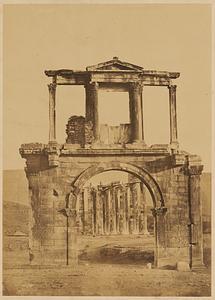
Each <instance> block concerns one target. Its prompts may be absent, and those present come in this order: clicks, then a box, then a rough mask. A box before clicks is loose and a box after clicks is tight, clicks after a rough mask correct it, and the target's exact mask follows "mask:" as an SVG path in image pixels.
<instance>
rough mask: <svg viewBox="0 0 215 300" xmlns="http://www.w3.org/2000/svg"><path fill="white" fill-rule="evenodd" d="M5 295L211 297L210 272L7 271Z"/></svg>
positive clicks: (111, 267) (136, 268)
mask: <svg viewBox="0 0 215 300" xmlns="http://www.w3.org/2000/svg"><path fill="white" fill-rule="evenodd" d="M4 295H17V296H20V295H22V296H24V295H29V296H31V295H32V296H44V295H46V296H86V295H87V296H210V272H209V271H208V270H207V269H205V270H202V271H201V272H200V271H198V272H178V271H176V270H158V269H145V268H143V266H141V265H128V264H127V265H117V264H101V263H99V264H95V263H81V264H80V265H79V266H78V269H76V270H73V269H72V268H61V269H38V268H37V269H32V268H25V269H13V270H12V269H7V270H5V274H4Z"/></svg>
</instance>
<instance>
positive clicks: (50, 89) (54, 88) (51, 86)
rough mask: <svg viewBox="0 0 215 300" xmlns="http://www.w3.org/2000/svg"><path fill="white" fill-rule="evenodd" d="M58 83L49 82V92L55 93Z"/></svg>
mask: <svg viewBox="0 0 215 300" xmlns="http://www.w3.org/2000/svg"><path fill="white" fill-rule="evenodd" d="M56 86H57V85H56V84H55V83H49V84H48V88H49V92H51V93H53V92H55V90H56Z"/></svg>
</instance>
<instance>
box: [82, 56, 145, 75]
mask: <svg viewBox="0 0 215 300" xmlns="http://www.w3.org/2000/svg"><path fill="white" fill-rule="evenodd" d="M86 70H87V71H134V72H141V71H143V68H142V67H140V66H136V65H134V64H131V63H128V62H123V61H121V60H119V58H118V57H113V59H112V60H109V61H106V62H103V63H99V64H97V65H93V66H89V67H87V68H86Z"/></svg>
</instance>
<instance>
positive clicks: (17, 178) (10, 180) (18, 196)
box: [3, 170, 28, 205]
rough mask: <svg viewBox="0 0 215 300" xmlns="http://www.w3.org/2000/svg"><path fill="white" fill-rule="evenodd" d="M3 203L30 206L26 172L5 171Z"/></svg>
mask: <svg viewBox="0 0 215 300" xmlns="http://www.w3.org/2000/svg"><path fill="white" fill-rule="evenodd" d="M3 201H4V202H5V201H6V202H8V201H11V202H18V203H20V204H21V203H22V204H25V205H28V180H27V178H26V175H25V171H24V170H4V171H3Z"/></svg>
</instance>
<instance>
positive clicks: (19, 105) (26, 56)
mask: <svg viewBox="0 0 215 300" xmlns="http://www.w3.org/2000/svg"><path fill="white" fill-rule="evenodd" d="M114 56H118V57H119V59H120V60H122V61H126V62H130V63H134V64H136V65H139V66H142V67H144V68H145V69H149V70H160V71H174V72H180V74H181V75H180V78H178V79H177V80H175V81H174V83H175V84H177V117H178V137H179V143H180V148H181V149H183V150H186V151H188V152H190V153H192V154H198V155H200V156H201V158H202V160H203V164H204V166H205V167H204V171H205V172H210V171H211V8H210V5H206V4H204V5H203V4H184V5H177V4H162V5H158V4H154V5H152V4H141V5H133V4H132V5H126V4H123V5H120V4H115V5H110V4H109V5H101V4H100V5H95V4H91V5H86V4H84V5H83V4H82V5H78V4H75V5H74V4H73V5H71V4H70V5H61V4H58V5H48V4H46V5H44V4H43V5H39V4H38V5H29V4H28V5H23V4H22V5H21V4H19V5H4V9H3V168H4V169H23V168H24V166H25V160H24V159H22V158H21V157H20V155H19V147H20V145H21V144H22V143H30V142H42V143H47V142H48V87H47V84H48V83H49V82H50V79H49V78H48V77H46V76H45V74H44V70H47V69H64V68H65V69H74V70H85V68H86V66H90V65H94V64H97V63H100V62H104V61H107V60H110V59H112V58H113V57H114ZM84 93H85V91H84V88H83V87H77V86H76V87H75V86H66V87H65V86H61V87H57V141H58V142H60V143H63V142H64V141H65V126H66V123H67V120H68V118H69V117H70V116H71V115H84V112H85V107H84V104H85V99H84ZM168 102H169V100H168V89H167V88H166V87H144V90H143V116H144V134H145V142H146V143H147V144H148V145H151V144H157V143H168V142H169V107H168ZM99 114H100V122H101V123H108V124H111V123H112V124H114V125H117V124H119V123H123V122H124V123H126V122H127V121H128V95H127V93H112V92H110V93H107V92H106V93H104V92H99Z"/></svg>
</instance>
